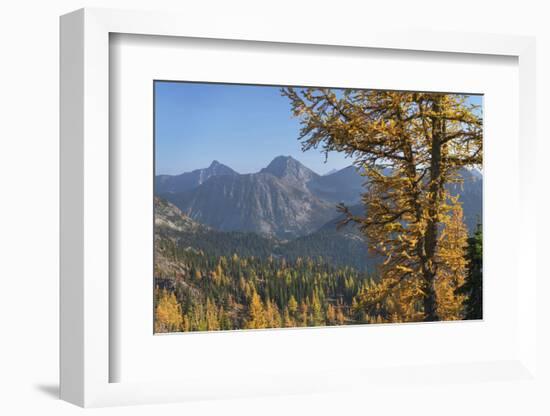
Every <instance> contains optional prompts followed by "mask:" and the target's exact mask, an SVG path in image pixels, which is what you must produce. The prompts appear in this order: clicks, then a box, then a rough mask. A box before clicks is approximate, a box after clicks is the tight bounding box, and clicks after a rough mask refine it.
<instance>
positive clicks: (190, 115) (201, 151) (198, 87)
mask: <svg viewBox="0 0 550 416" xmlns="http://www.w3.org/2000/svg"><path fill="white" fill-rule="evenodd" d="M279 90H280V89H279V87H268V86H250V85H228V84H204V83H185V82H164V81H163V82H158V81H157V82H155V158H156V161H155V164H156V174H157V175H158V174H171V175H174V174H179V173H183V172H189V171H191V170H194V169H199V168H204V167H207V166H209V165H210V163H211V162H212V161H213V160H218V161H219V162H220V163H223V164H225V165H227V166H229V167H231V168H232V169H234V170H236V171H237V172H239V173H251V172H257V171H259V170H260V169H262V168H263V167H265V166H267V165H268V164H269V162H270V161H271V160H272V159H273V158H274V157H276V156H279V155H285V156H288V155H290V156H292V157H294V158H295V159H297V160H299V161H300V162H302V163H303V164H304V165H306V166H307V167H309V168H310V169H313V170H314V171H316V172H317V173H320V174H324V173H326V172H328V171H330V170H332V169H341V168H344V167H346V166H349V165H350V164H351V160H350V159H346V158H345V157H344V156H343V155H341V154H338V153H331V154H330V155H329V158H328V161H327V163H325V158H324V155H323V154H322V153H321V152H320V151H318V150H313V149H312V150H308V151H307V152H302V150H301V144H300V142H299V141H298V134H299V130H300V125H299V122H298V120H297V119H295V118H293V117H292V115H291V112H290V104H289V101H288V99H287V98H286V97H282V96H281V94H280V91H279ZM478 100H480V98H479V97H476V101H478Z"/></svg>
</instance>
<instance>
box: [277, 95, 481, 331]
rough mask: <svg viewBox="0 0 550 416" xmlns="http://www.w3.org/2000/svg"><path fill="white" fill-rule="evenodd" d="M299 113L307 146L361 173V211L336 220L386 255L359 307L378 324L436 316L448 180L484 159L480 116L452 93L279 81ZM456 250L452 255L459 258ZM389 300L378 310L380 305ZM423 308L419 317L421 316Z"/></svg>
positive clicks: (448, 205) (449, 205) (449, 202)
mask: <svg viewBox="0 0 550 416" xmlns="http://www.w3.org/2000/svg"><path fill="white" fill-rule="evenodd" d="M282 94H283V95H284V96H286V97H288V98H289V99H290V102H291V105H292V111H293V114H294V115H295V116H296V117H298V118H299V119H300V122H301V125H302V129H301V134H300V140H302V145H303V150H308V149H317V148H321V150H322V151H324V152H325V154H326V156H327V157H328V155H329V154H330V152H332V151H336V152H343V153H344V154H346V155H347V156H349V157H351V158H352V159H353V161H354V165H355V166H356V168H357V169H358V171H359V172H360V173H361V174H362V175H364V176H365V192H364V193H363V195H362V203H363V206H364V213H363V215H355V214H353V213H352V212H351V211H350V210H349V209H348V208H347V207H346V206H344V205H340V206H339V209H340V210H341V211H342V212H343V213H344V214H345V219H344V220H343V221H342V223H341V225H345V224H347V223H349V222H353V223H356V224H357V225H358V227H359V229H360V230H361V231H362V232H363V234H364V235H365V236H366V238H367V241H368V245H369V249H370V251H372V252H373V253H374V254H376V255H378V256H380V257H381V258H382V259H383V263H382V265H381V266H380V268H379V272H380V282H379V283H378V284H376V285H373V287H372V290H373V292H370V293H369V291H368V290H363V295H364V296H362V298H361V299H360V300H361V302H360V303H361V305H362V306H361V307H363V308H365V309H367V310H372V311H373V312H374V311H375V310H376V309H377V308H378V309H380V310H379V311H378V312H380V313H379V314H375V315H373V316H374V317H375V319H376V320H382V321H409V320H421V319H423V320H425V321H435V320H439V319H441V317H440V316H439V315H438V305H437V288H436V282H437V280H438V273H440V271H443V269H444V268H445V262H446V261H447V258H446V257H445V256H442V255H441V254H439V255H438V245H439V243H440V242H441V241H442V240H441V237H440V234H441V232H442V231H441V230H442V228H443V225H444V224H445V222H446V221H447V219H448V218H449V216H450V215H451V212H452V211H453V208H454V206H455V205H456V204H457V202H456V201H454V202H453V200H452V198H451V195H450V193H449V191H448V185H449V184H456V183H459V182H460V181H461V175H460V169H461V168H464V167H467V166H474V165H481V163H482V154H483V148H482V124H483V122H482V117H481V113H480V111H479V109H478V108H477V107H476V106H475V105H472V104H470V103H468V101H467V97H465V96H462V95H457V94H440V93H420V92H400V91H375V90H356V89H345V90H333V89H329V88H301V89H296V88H284V89H283V90H282ZM462 251H463V250H462V249H458V248H457V253H458V254H457V255H462V254H463V253H462ZM384 305H385V306H386V308H384V307H383V306H384ZM419 313H420V315H421V316H419Z"/></svg>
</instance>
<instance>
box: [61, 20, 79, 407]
mask: <svg viewBox="0 0 550 416" xmlns="http://www.w3.org/2000/svg"><path fill="white" fill-rule="evenodd" d="M59 150H60V154H59V158H60V201H59V205H60V218H59V224H60V230H59V232H60V264H59V267H60V282H59V283H60V284H59V287H60V314H59V315H60V318H59V319H60V339H59V345H60V357H59V362H60V369H59V371H60V398H61V399H63V400H66V401H68V402H70V403H73V404H76V405H79V406H83V405H84V187H83V182H84V169H83V168H84V11H83V10H78V11H75V12H73V13H70V14H67V15H64V16H62V17H61V18H60V149H59Z"/></svg>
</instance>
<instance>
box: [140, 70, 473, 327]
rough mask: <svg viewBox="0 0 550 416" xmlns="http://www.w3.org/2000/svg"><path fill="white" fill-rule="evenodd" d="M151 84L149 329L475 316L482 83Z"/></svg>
mask: <svg viewBox="0 0 550 416" xmlns="http://www.w3.org/2000/svg"><path fill="white" fill-rule="evenodd" d="M153 88H154V111H153V112H154V114H153V117H154V195H153V200H152V201H151V202H152V204H153V207H154V253H153V256H154V270H153V293H152V296H153V299H154V303H153V305H154V310H153V313H154V328H153V332H154V333H155V334H160V333H181V332H193V331H220V330H221V331H226V330H251V329H266V328H297V327H322V326H342V325H367V324H388V323H393V324H396V323H407V322H434V321H464V320H480V319H483V308H482V305H483V296H482V295H483V284H482V280H483V279H482V269H483V267H482V266H483V215H482V206H483V205H482V204H483V95H481V94H468V93H449V92H424V91H398V90H379V89H362V88H357V89H354V88H338V87H311V86H286V85H249V84H228V83H201V82H186V81H165V80H156V81H154V82H153Z"/></svg>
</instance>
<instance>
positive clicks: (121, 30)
mask: <svg viewBox="0 0 550 416" xmlns="http://www.w3.org/2000/svg"><path fill="white" fill-rule="evenodd" d="M245 32H246V30H245ZM533 44H534V42H533V40H532V39H530V38H522V37H513V36H489V35H479V34H475V35H474V34H446V33H442V34H439V35H438V36H435V37H434V36H427V35H426V34H425V33H422V32H414V31H411V32H407V33H406V35H404V34H403V33H402V32H399V31H394V30H393V29H392V30H389V29H388V30H387V31H379V30H372V31H366V32H365V33H364V34H363V35H362V37H360V38H358V37H356V36H355V35H354V34H353V33H352V32H350V33H345V32H343V33H341V34H338V35H336V34H334V35H331V37H330V38H329V39H327V38H326V37H324V35H323V33H322V32H317V31H313V32H312V33H311V34H309V35H308V37H307V38H304V36H303V34H300V32H293V31H292V30H291V31H285V32H284V33H283V31H282V30H281V29H280V28H277V27H265V28H264V31H260V32H258V31H255V30H253V29H252V28H251V29H250V32H248V34H247V35H246V36H243V35H235V34H234V33H233V32H232V30H231V27H230V26H224V25H223V24H222V25H220V26H216V29H211V30H210V29H205V28H204V27H203V26H201V25H200V24H198V23H197V22H193V19H191V18H190V17H189V16H184V17H182V16H174V15H168V14H163V13H158V14H157V13H142V12H122V11H112V10H95V9H93V10H89V9H86V10H81V11H77V12H74V13H72V14H69V15H66V16H64V17H62V20H61V80H62V88H61V102H62V106H61V112H62V120H61V143H62V145H61V206H62V216H61V218H62V220H61V240H62V260H61V395H62V398H64V399H65V400H68V401H70V402H73V403H76V404H79V405H81V406H104V405H114V404H137V403H155V402H164V401H184V400H194V399H206V398H230V397H252V396H258V395H265V394H286V393H290V394H298V393H309V392H317V393H319V392H330V391H342V390H343V391H364V390H365V389H368V390H371V389H374V390H377V389H381V391H382V390H383V387H381V386H383V385H386V386H387V385H388V383H393V381H392V380H395V379H399V380H400V384H401V387H396V388H401V389H404V390H406V389H407V385H409V386H410V384H411V383H418V382H420V383H430V382H433V381H434V380H438V383H443V384H445V383H447V382H449V383H452V382H456V381H457V380H461V382H464V383H474V384H476V383H477V384H476V385H478V384H479V385H481V383H480V382H481V381H489V382H498V381H502V380H508V381H512V382H514V381H518V382H521V381H524V380H528V379H532V377H533V374H534V371H535V369H536V363H535V361H534V356H535V354H534V351H535V348H536V336H535V335H536V323H535V322H534V321H533V320H530V319H528V318H526V317H530V316H534V308H536V304H535V302H533V294H534V290H535V282H536V270H535V268H534V267H535V266H534V261H533V258H532V256H533V254H532V251H529V250H527V245H526V244H527V243H526V242H529V241H531V242H532V241H535V237H534V234H533V233H534V232H535V231H534V230H535V229H536V226H535V225H534V224H535V218H534V217H533V216H531V215H526V212H528V211H527V210H528V209H529V204H532V203H533V201H532V200H530V199H529V198H525V195H529V194H530V190H532V187H533V182H532V179H531V177H530V176H529V174H528V167H529V166H530V165H531V164H532V161H533V160H534V158H533V152H534V151H535V146H534V145H535V139H536V138H535V135H534V132H533V130H532V129H533V127H532V126H533V123H532V118H533V117H534V114H535V111H534V98H533V97H534V89H535V83H534V77H533V76H532V75H533V71H534V46H533ZM518 149H519V151H518ZM510 218H514V219H516V220H515V221H513V222H510ZM503 223H506V224H508V226H507V228H506V238H504V235H503V232H504V230H503V227H502V224H503ZM503 258H505V259H506V261H505V262H504V261H502V259H503ZM520 270H521V280H520V279H519V276H520ZM404 346H406V348H404ZM189 357H193V358H192V359H190V358H189ZM448 393H449V394H450V390H449V392H448ZM441 397H442V399H441V400H443V397H444V395H443V396H441Z"/></svg>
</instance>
